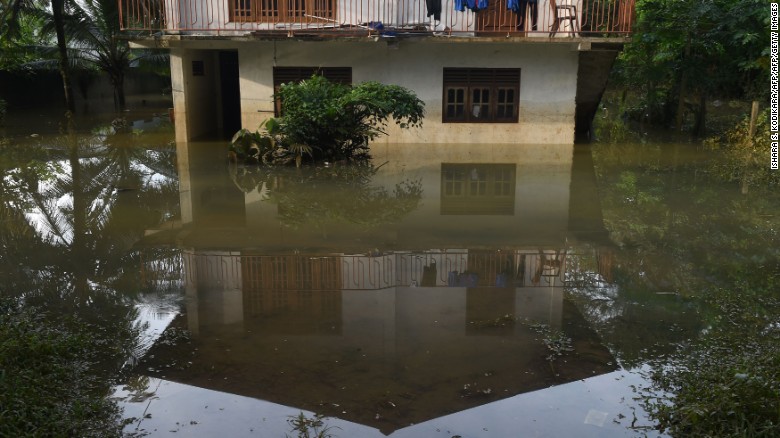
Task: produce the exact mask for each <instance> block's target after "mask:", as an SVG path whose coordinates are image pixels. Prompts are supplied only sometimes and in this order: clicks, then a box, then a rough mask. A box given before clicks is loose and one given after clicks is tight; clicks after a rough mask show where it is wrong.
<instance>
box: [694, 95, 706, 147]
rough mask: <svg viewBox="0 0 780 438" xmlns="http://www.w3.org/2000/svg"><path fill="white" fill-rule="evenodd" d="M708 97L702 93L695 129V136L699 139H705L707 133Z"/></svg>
mask: <svg viewBox="0 0 780 438" xmlns="http://www.w3.org/2000/svg"><path fill="white" fill-rule="evenodd" d="M706 117H707V96H705V95H704V93H702V94H701V95H699V110H698V111H697V112H696V124H695V125H694V127H693V134H694V135H695V136H697V137H703V136H704V135H705V134H706V133H707V125H706V120H705V119H706Z"/></svg>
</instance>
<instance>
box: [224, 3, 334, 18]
mask: <svg viewBox="0 0 780 438" xmlns="http://www.w3.org/2000/svg"><path fill="white" fill-rule="evenodd" d="M229 1H230V3H229V4H230V19H231V21H237V22H253V21H258V22H261V23H291V22H292V23H315V22H320V21H327V22H330V21H332V20H333V18H334V10H335V7H334V6H335V2H336V0H229Z"/></svg>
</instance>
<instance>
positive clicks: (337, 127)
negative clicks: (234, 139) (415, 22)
mask: <svg viewBox="0 0 780 438" xmlns="http://www.w3.org/2000/svg"><path fill="white" fill-rule="evenodd" d="M278 97H279V98H280V99H281V101H282V112H283V116H282V117H280V118H279V119H274V121H273V122H272V128H271V129H269V125H268V124H267V123H266V126H265V127H266V130H267V133H268V135H269V136H271V137H275V138H276V139H277V140H278V141H277V146H279V147H281V148H283V149H285V150H290V149H291V148H292V147H293V145H303V146H308V147H309V148H310V149H311V154H310V155H311V158H312V159H314V160H315V161H319V160H329V161H338V160H351V159H361V158H367V157H368V156H369V155H368V147H369V142H370V141H371V140H373V139H375V138H377V137H378V136H380V135H383V134H385V128H386V126H387V122H388V120H389V119H391V118H392V119H393V120H394V121H395V123H396V124H397V125H398V126H399V127H401V128H402V129H405V128H412V127H420V126H422V120H423V115H424V109H423V102H422V101H421V100H420V99H418V98H417V97H416V96H415V95H414V93H412V92H411V91H409V90H407V89H405V88H403V87H399V86H397V85H384V84H380V83H377V82H364V83H362V84H359V85H356V86H353V87H350V86H346V85H341V84H336V83H332V82H330V81H328V80H327V79H325V78H323V77H321V76H313V77H312V78H310V79H307V80H305V81H302V82H301V83H299V84H292V83H291V84H284V85H282V86H281V88H280V90H279V95H278ZM269 122H270V121H269ZM293 155H298V156H299V155H300V154H293Z"/></svg>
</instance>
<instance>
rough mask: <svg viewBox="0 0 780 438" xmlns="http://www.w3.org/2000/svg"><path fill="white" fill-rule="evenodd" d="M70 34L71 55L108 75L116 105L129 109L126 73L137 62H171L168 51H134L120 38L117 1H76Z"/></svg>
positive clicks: (84, 65) (87, 65)
mask: <svg viewBox="0 0 780 438" xmlns="http://www.w3.org/2000/svg"><path fill="white" fill-rule="evenodd" d="M66 29H67V30H68V34H69V36H70V41H71V42H70V44H69V48H70V52H71V58H72V59H73V60H74V61H75V64H76V65H79V66H82V67H89V66H90V65H94V66H96V67H97V68H98V69H100V70H101V71H103V72H105V73H106V74H108V77H109V80H110V81H111V85H112V86H113V87H114V105H115V106H116V108H117V109H118V110H120V111H121V110H124V109H125V91H124V82H125V73H126V72H127V70H128V69H129V68H130V66H131V64H133V63H140V62H151V63H156V64H159V63H163V62H165V63H167V61H168V56H167V54H162V53H160V52H156V51H152V50H131V49H130V46H129V44H128V43H127V41H126V40H120V39H118V38H117V37H118V36H119V35H120V33H121V29H120V27H119V10H118V4H117V2H116V1H113V0H84V1H79V2H74V3H73V4H72V16H71V17H69V21H68V26H67V27H66Z"/></svg>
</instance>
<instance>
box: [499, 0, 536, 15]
mask: <svg viewBox="0 0 780 438" xmlns="http://www.w3.org/2000/svg"><path fill="white" fill-rule="evenodd" d="M537 1H538V0H506V8H507V9H509V10H510V11H512V12H520V3H536V2H537Z"/></svg>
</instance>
